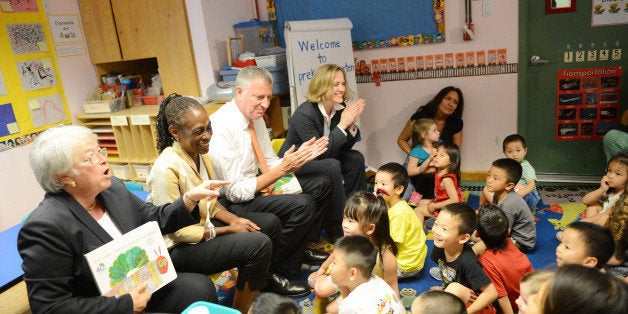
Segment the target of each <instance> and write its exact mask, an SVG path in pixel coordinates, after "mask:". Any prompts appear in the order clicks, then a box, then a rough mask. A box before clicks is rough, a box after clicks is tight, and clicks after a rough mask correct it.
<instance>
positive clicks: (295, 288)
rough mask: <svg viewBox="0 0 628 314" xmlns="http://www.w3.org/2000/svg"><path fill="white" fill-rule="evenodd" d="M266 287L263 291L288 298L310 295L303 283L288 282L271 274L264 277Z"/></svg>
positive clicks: (307, 287) (308, 288)
mask: <svg viewBox="0 0 628 314" xmlns="http://www.w3.org/2000/svg"><path fill="white" fill-rule="evenodd" d="M266 281H267V283H268V284H267V285H266V288H264V291H268V292H273V293H276V294H279V295H283V296H287V297H290V298H295V299H296V298H301V297H304V296H307V295H308V294H310V293H311V290H310V287H309V286H308V285H307V284H306V283H305V282H300V281H294V280H289V279H288V278H286V277H284V276H281V275H278V274H272V275H270V276H267V277H266Z"/></svg>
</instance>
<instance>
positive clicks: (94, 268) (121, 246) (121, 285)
mask: <svg viewBox="0 0 628 314" xmlns="http://www.w3.org/2000/svg"><path fill="white" fill-rule="evenodd" d="M85 259H86V260H87V263H88V264H89V268H90V270H91V272H92V276H94V281H96V285H97V286H98V290H99V291H100V293H101V294H102V295H105V296H115V297H117V296H121V295H124V294H127V293H128V292H129V291H130V290H131V289H133V288H134V287H135V286H137V285H138V284H140V283H142V282H146V292H148V293H153V292H155V291H157V290H159V289H160V288H161V287H163V286H164V285H166V284H167V283H169V282H171V281H173V280H174V279H175V278H177V273H176V272H175V270H174V266H173V265H172V260H171V259H170V255H169V254H168V248H167V247H166V244H165V243H164V239H163V237H162V235H161V231H160V230H159V226H158V224H157V222H156V221H151V222H147V223H145V224H143V225H141V226H139V227H137V228H135V229H133V230H132V231H130V232H127V233H126V234H124V235H123V236H122V237H120V238H118V239H115V240H113V241H111V242H109V243H107V244H105V245H103V246H101V247H99V248H97V249H95V250H93V251H91V252H89V253H87V254H85Z"/></svg>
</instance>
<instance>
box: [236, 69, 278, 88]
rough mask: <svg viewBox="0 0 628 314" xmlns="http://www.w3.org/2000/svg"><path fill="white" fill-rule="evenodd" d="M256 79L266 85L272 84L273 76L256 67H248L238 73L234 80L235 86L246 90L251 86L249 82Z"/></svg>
mask: <svg viewBox="0 0 628 314" xmlns="http://www.w3.org/2000/svg"><path fill="white" fill-rule="evenodd" d="M256 78H260V79H262V80H264V81H265V82H266V83H268V84H271V85H272V84H273V75H272V74H270V72H268V70H266V69H265V68H260V67H257V66H249V67H246V68H244V69H242V70H240V72H239V73H238V76H237V77H236V80H235V82H236V86H239V87H241V88H242V89H245V90H246V89H248V88H249V86H250V85H251V81H253V80H254V79H256Z"/></svg>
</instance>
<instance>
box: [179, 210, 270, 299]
mask: <svg viewBox="0 0 628 314" xmlns="http://www.w3.org/2000/svg"><path fill="white" fill-rule="evenodd" d="M247 216H248V217H246V218H248V219H249V220H251V221H253V222H255V223H256V224H258V223H259V224H258V226H260V228H265V230H264V229H263V231H266V232H269V233H271V235H272V236H273V237H275V238H276V236H277V234H278V232H279V230H280V228H281V227H280V225H279V220H278V219H277V217H275V216H274V215H272V214H262V213H249V214H248V215H247ZM212 223H213V224H214V225H215V226H217V227H222V226H224V223H222V222H220V221H218V220H214V219H212ZM262 226H264V227H262ZM272 255H273V245H272V242H271V239H270V238H269V236H267V235H266V234H264V233H262V232H242V233H232V234H223V235H219V236H217V237H216V238H214V239H211V240H208V241H202V240H201V242H199V243H196V244H189V243H181V244H179V245H177V246H175V247H174V248H172V249H171V250H170V257H171V259H172V263H173V264H174V266H175V269H177V270H178V271H184V272H194V273H200V274H205V275H211V274H215V273H218V272H222V271H225V270H228V269H231V268H234V267H237V268H238V281H237V286H238V289H243V288H244V286H245V284H246V283H247V282H248V283H249V287H250V289H251V290H260V289H262V288H264V287H265V286H266V276H265V274H266V272H265V270H266V269H267V268H268V265H269V263H270V261H271V257H272ZM262 270H263V271H262Z"/></svg>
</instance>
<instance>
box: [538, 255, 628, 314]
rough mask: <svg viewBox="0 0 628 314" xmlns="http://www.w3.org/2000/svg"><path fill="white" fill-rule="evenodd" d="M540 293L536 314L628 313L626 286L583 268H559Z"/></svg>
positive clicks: (614, 279) (619, 281)
mask: <svg viewBox="0 0 628 314" xmlns="http://www.w3.org/2000/svg"><path fill="white" fill-rule="evenodd" d="M539 294H540V297H538V298H535V299H536V300H537V301H539V302H538V305H537V307H538V309H537V310H538V313H544V314H578V313H583V314H584V313H604V314H624V313H628V285H627V284H626V283H625V282H622V281H621V280H619V279H618V278H615V277H613V276H611V275H609V274H606V273H603V272H600V271H597V270H594V269H591V268H588V267H584V266H582V265H565V266H562V267H560V268H558V270H557V271H556V273H555V275H554V277H553V279H551V280H550V281H549V282H548V283H547V284H546V285H544V286H543V287H542V288H541V291H540V292H539ZM535 313H537V312H535Z"/></svg>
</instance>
